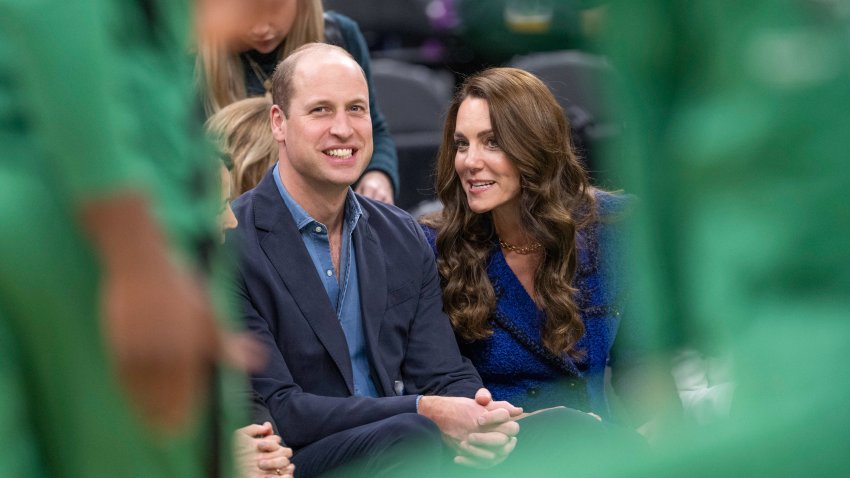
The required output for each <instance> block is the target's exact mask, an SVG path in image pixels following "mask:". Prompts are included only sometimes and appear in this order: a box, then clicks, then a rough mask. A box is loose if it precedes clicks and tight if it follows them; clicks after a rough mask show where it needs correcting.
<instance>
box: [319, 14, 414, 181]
mask: <svg viewBox="0 0 850 478" xmlns="http://www.w3.org/2000/svg"><path fill="white" fill-rule="evenodd" d="M329 14H330V15H332V16H333V18H334V19H335V20H336V22H337V24H338V25H339V29H340V32H341V33H342V36H343V38H344V40H345V49H346V50H348V52H349V53H351V56H353V57H354V59H355V60H357V63H359V64H360V66H361V67H362V68H363V73H364V74H365V75H366V83H367V84H368V86H369V113H370V115H371V117H372V139H373V142H374V144H375V151H374V152H373V153H372V160H371V161H370V162H369V165H368V166H366V171H381V172H382V173H384V174H386V175H387V176H389V178H390V180H391V181H392V184H393V190H394V191H395V194H396V195H398V193H399V178H398V154H397V153H396V146H395V142H394V141H393V138H392V136H390V130H389V127H388V126H387V122H386V120H385V119H384V115H383V114H382V113H381V110H380V109H379V108H378V101H377V100H376V98H375V85H374V83H373V82H372V68H371V65H370V63H369V61H370V60H369V48H368V47H367V46H366V40H365V39H364V38H363V34H362V33H361V32H360V27H358V26H357V23H355V22H354V20H352V19H350V18H348V17H346V16H343V15H340V14H338V13H334V12H329Z"/></svg>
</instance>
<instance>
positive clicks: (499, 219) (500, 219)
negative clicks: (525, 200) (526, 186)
mask: <svg viewBox="0 0 850 478" xmlns="http://www.w3.org/2000/svg"><path fill="white" fill-rule="evenodd" d="M490 214H491V217H492V218H493V227H494V228H495V229H496V234H497V235H498V236H499V239H501V240H502V241H504V242H507V243H510V244H513V245H516V246H524V245H527V244H529V243H532V242H534V241H535V239H534V238H533V237H531V236H529V235H528V233H527V232H526V230H525V226H524V225H523V224H522V215H521V214H520V211H519V205H518V204H517V205H513V204H512V205H504V206H502V207H500V208H498V209H494V210H493V211H492V212H491V213H490Z"/></svg>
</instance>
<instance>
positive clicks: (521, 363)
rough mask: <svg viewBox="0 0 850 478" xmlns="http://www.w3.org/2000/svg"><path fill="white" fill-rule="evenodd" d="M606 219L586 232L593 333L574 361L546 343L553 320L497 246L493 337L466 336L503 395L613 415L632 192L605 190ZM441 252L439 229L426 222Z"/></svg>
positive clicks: (585, 285)
mask: <svg viewBox="0 0 850 478" xmlns="http://www.w3.org/2000/svg"><path fill="white" fill-rule="evenodd" d="M597 201H598V204H599V219H598V221H597V222H596V223H595V224H593V225H591V226H589V227H588V228H586V229H585V230H583V231H581V232H580V233H579V236H578V270H577V275H576V279H575V282H574V285H575V287H576V288H577V289H578V295H577V297H576V299H577V302H578V305H579V307H580V308H581V317H582V321H583V322H584V325H585V328H586V329H585V334H584V336H582V338H581V339H580V340H579V342H578V347H579V349H581V350H583V351H584V353H585V355H584V357H583V358H582V359H581V360H577V361H573V360H571V359H570V358H569V357H566V356H561V357H556V356H554V355H553V354H549V353H548V352H547V351H546V350H545V348H544V347H543V343H542V339H541V330H542V327H543V324H544V323H545V320H546V315H545V312H544V311H541V310H539V309H538V308H537V306H536V305H535V303H534V302H533V301H532V299H531V297H529V295H528V293H527V292H526V291H525V289H524V288H523V287H522V284H521V283H520V282H519V279H518V278H517V277H516V275H515V274H514V273H513V271H512V270H511V269H510V267H509V266H508V264H507V262H506V261H505V257H504V255H502V251H501V248H500V247H499V245H498V243H494V244H493V250H492V252H491V254H490V257H489V259H488V264H487V275H488V277H489V278H490V282H491V283H492V284H493V289H494V291H495V293H496V300H497V303H496V311H495V313H494V315H493V317H492V318H491V323H492V325H493V335H491V336H490V337H488V338H487V339H484V340H479V341H474V342H466V341H463V340H459V345H460V350H461V353H462V354H463V355H464V356H466V357H467V358H469V359H470V360H471V361H472V363H473V365H475V367H476V369H478V373H479V374H480V375H481V379H482V381H483V382H484V386H485V387H487V388H488V389H489V390H490V392H491V393H492V394H493V398H494V399H496V400H508V401H510V402H511V403H513V404H514V405H517V406H522V407H523V408H525V410H526V411H532V410H538V409H541V408H547V407H553V406H557V405H564V406H567V407H571V408H576V409H579V410H585V411H592V412H594V413H597V414H598V415H600V416H603V417H606V418H609V417H610V410H609V407H608V401H607V398H606V396H605V384H604V374H605V367H606V366H607V365H608V361H609V360H608V359H609V356H610V354H611V350H612V345H613V343H614V338H615V337H616V334H617V330H618V327H619V324H620V315H621V314H620V307H619V305H618V296H619V295H620V294H619V289H620V288H621V286H620V284H619V277H618V274H617V273H616V270H617V267H616V261H617V255H616V254H615V249H618V245H617V244H616V241H618V240H619V236H620V234H618V233H617V227H616V222H615V221H613V220H612V219H613V218H614V217H615V216H616V215H617V214H618V213H619V212H621V211H622V210H623V208H624V206H625V201H626V200H625V197H623V196H617V195H612V194H608V193H601V192H600V193H598V194H597ZM422 227H423V230H424V232H425V236H426V238H427V239H428V242H429V244H430V245H431V247H432V249H433V250H434V252H435V254H436V231H434V230H433V229H431V228H429V227H427V226H422Z"/></svg>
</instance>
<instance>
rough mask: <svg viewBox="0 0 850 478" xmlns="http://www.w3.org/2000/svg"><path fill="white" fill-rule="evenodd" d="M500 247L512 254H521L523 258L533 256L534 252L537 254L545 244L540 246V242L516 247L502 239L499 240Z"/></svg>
mask: <svg viewBox="0 0 850 478" xmlns="http://www.w3.org/2000/svg"><path fill="white" fill-rule="evenodd" d="M499 245H500V246H502V247H503V248H505V249H507V250H509V251H511V252H516V253H517V254H521V255H523V256H525V255H528V254H531V253H532V252H537V251H538V250H540V248H541V247H543V244H540V243H539V242H532V243H531V244H528V245H526V246H515V245H513V244H509V243H507V242H505V241H503V240H501V239H499Z"/></svg>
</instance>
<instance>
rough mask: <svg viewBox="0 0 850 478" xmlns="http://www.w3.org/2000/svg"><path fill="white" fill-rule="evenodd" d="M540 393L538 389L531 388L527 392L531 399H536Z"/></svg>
mask: <svg viewBox="0 0 850 478" xmlns="http://www.w3.org/2000/svg"><path fill="white" fill-rule="evenodd" d="M539 392H540V391H539V390H538V389H537V388H535V387H532V388H529V389H528V390H527V393H528V396H529V397H536V396H537V394H538V393H539Z"/></svg>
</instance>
